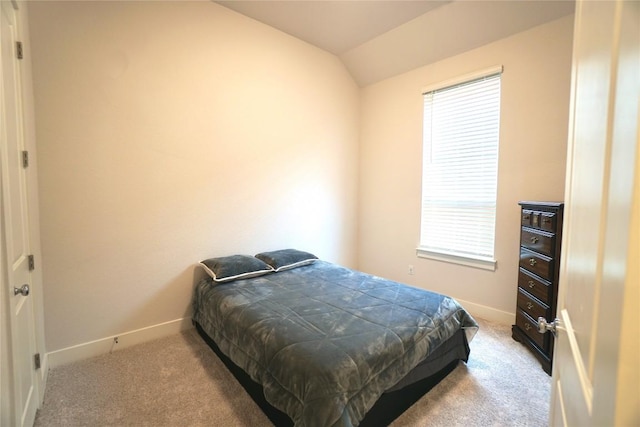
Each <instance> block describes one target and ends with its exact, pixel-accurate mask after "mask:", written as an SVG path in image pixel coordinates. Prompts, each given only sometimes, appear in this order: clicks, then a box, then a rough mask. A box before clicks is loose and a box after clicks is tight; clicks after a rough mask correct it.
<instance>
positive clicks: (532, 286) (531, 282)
mask: <svg viewBox="0 0 640 427" xmlns="http://www.w3.org/2000/svg"><path fill="white" fill-rule="evenodd" d="M535 287H536V284H535V282H534V281H533V280H529V288H530V289H533V288H535Z"/></svg>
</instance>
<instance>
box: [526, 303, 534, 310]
mask: <svg viewBox="0 0 640 427" xmlns="http://www.w3.org/2000/svg"><path fill="white" fill-rule="evenodd" d="M527 308H528V309H529V310H531V309H532V308H533V304H531V303H530V302H528V303H527Z"/></svg>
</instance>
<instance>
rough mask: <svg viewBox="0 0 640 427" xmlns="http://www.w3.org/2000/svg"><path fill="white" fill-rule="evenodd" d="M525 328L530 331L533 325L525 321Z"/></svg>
mask: <svg viewBox="0 0 640 427" xmlns="http://www.w3.org/2000/svg"><path fill="white" fill-rule="evenodd" d="M524 328H525V329H526V330H527V332H529V331H530V330H531V325H530V324H529V323H525V324H524Z"/></svg>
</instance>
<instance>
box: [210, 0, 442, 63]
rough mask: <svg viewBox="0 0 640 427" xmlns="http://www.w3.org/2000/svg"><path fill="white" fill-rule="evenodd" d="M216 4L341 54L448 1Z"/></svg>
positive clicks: (327, 0)
mask: <svg viewBox="0 0 640 427" xmlns="http://www.w3.org/2000/svg"><path fill="white" fill-rule="evenodd" d="M216 3H218V4H221V5H223V6H225V7H228V8H229V9H232V10H234V11H236V12H238V13H241V14H243V15H245V16H248V17H250V18H253V19H255V20H257V21H260V22H262V23H264V24H267V25H270V26H272V27H274V28H277V29H279V30H281V31H283V32H285V33H287V34H289V35H292V36H294V37H297V38H299V39H301V40H304V41H306V42H308V43H311V44H312V45H314V46H317V47H319V48H322V49H324V50H327V51H329V52H331V53H334V54H336V55H340V54H343V53H345V52H347V51H348V50H351V49H353V48H355V47H357V46H359V45H361V44H362V43H364V42H366V41H369V40H371V39H373V38H375V37H377V36H379V35H380V34H383V33H386V32H387V31H389V30H391V29H393V28H395V27H398V26H399V25H402V24H404V23H405V22H407V21H410V20H411V19H413V18H416V17H418V16H420V15H422V14H424V13H426V12H428V11H430V10H432V9H434V8H436V7H438V6H440V5H442V4H444V3H447V1H435V0H428V1H425V0H409V1H405V0H384V1H381V0H376V1H369V0H342V1H340V0H338V1H335V0H325V1H315V0H308V1H307V0H298V1H291V0H288V1H287V0H285V1H280V0H262V1H252V0H247V1H245V0H231V1H216Z"/></svg>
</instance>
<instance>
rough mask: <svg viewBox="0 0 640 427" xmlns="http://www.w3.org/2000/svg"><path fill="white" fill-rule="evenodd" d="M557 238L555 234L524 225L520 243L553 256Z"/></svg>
mask: <svg viewBox="0 0 640 427" xmlns="http://www.w3.org/2000/svg"><path fill="white" fill-rule="evenodd" d="M555 240H556V239H555V235H554V234H552V233H546V232H544V231H538V230H534V229H533V228H526V227H522V230H521V231H520V244H521V245H522V246H524V247H525V248H529V249H531V250H534V251H536V252H541V253H543V254H545V255H549V256H553V248H554V244H555Z"/></svg>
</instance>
